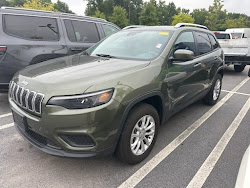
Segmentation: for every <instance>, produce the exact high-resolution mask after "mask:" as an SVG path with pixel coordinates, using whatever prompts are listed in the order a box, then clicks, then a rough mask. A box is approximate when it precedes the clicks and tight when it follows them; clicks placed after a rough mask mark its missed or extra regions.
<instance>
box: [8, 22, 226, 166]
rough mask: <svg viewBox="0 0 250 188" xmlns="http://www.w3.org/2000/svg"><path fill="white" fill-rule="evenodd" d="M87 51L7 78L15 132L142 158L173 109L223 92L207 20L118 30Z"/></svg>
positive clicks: (75, 149)
mask: <svg viewBox="0 0 250 188" xmlns="http://www.w3.org/2000/svg"><path fill="white" fill-rule="evenodd" d="M187 25H190V27H187ZM191 26H196V27H191ZM84 54H85V55H83V54H77V55H72V56H68V57H62V58H58V59H55V60H49V61H46V62H43V63H41V64H36V65H32V66H29V67H27V68H25V69H23V70H21V71H20V72H18V73H17V74H16V75H15V76H14V78H13V79H12V81H11V85H10V90H9V103H10V105H11V109H12V111H13V117H14V121H15V126H16V128H17V130H18V132H19V133H20V134H21V135H22V136H23V137H24V138H25V139H26V140H27V141H28V142H30V143H31V144H33V145H34V146H35V147H37V148H38V149H40V150H42V151H44V152H47V153H50V154H52V155H58V156H67V157H91V156H95V155H103V154H106V153H114V152H115V153H116V155H117V156H118V157H119V158H120V159H121V160H122V161H125V162H127V163H129V164H136V163H139V162H141V161H142V160H143V159H145V158H146V157H147V156H148V154H149V153H150V151H151V150H152V148H153V146H154V144H155V141H156V137H157V134H158V129H159V126H160V125H161V124H164V123H165V121H166V120H167V119H168V118H169V117H170V116H171V115H173V114H174V113H176V112H178V111H179V110H181V109H183V108H184V107H187V106H188V105H190V104H191V103H193V102H195V101H197V100H199V99H203V100H204V101H205V102H206V103H207V104H209V105H214V104H215V103H216V102H217V100H218V98H219V96H220V91H221V84H222V77H223V73H224V69H223V68H224V56H223V51H222V49H221V48H220V46H219V44H218V42H217V40H216V38H215V36H214V34H213V33H212V32H210V31H209V30H208V29H207V28H206V27H205V26H200V25H193V24H187V23H184V24H178V25H176V26H148V27H141V28H131V29H126V30H121V31H119V32H117V33H115V34H113V35H112V36H110V37H108V38H106V39H104V40H103V41H101V42H99V43H97V44H96V45H94V46H93V47H91V48H89V49H88V50H87V51H86V52H84Z"/></svg>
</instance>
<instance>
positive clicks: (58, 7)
mask: <svg viewBox="0 0 250 188" xmlns="http://www.w3.org/2000/svg"><path fill="white" fill-rule="evenodd" d="M54 9H55V10H57V11H59V12H64V13H70V14H74V12H72V11H71V10H69V6H68V5H67V4H66V3H64V2H62V1H60V0H57V2H56V3H55V4H54Z"/></svg>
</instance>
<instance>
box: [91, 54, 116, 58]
mask: <svg viewBox="0 0 250 188" xmlns="http://www.w3.org/2000/svg"><path fill="white" fill-rule="evenodd" d="M95 55H97V56H99V57H107V58H117V57H115V56H112V55H109V54H95Z"/></svg>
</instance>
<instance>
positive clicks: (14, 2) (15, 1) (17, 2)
mask: <svg viewBox="0 0 250 188" xmlns="http://www.w3.org/2000/svg"><path fill="white" fill-rule="evenodd" d="M9 2H10V6H11V7H20V6H23V4H24V3H25V2H26V0H10V1H9Z"/></svg>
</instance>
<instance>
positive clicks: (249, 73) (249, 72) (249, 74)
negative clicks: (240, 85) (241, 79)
mask: <svg viewBox="0 0 250 188" xmlns="http://www.w3.org/2000/svg"><path fill="white" fill-rule="evenodd" d="M248 76H249V77H250V69H249V71H248Z"/></svg>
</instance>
